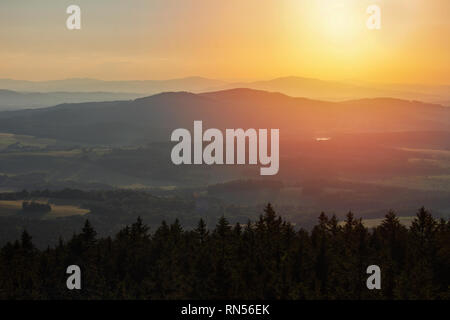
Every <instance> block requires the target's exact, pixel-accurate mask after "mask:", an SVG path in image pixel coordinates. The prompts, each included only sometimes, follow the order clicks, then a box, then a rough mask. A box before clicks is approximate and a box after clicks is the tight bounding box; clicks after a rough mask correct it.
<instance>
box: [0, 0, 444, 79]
mask: <svg viewBox="0 0 450 320" xmlns="http://www.w3.org/2000/svg"><path fill="white" fill-rule="evenodd" d="M72 4H76V5H79V6H80V8H81V27H82V28H81V30H74V31H70V30H68V29H67V28H66V19H67V17H68V14H66V8H67V7H68V6H69V5H72ZM372 4H377V5H379V6H380V8H381V29H380V30H369V29H368V28H367V27H366V20H367V19H368V17H369V15H368V14H367V13H366V9H367V7H368V6H369V5H372ZM449 13H450V1H448V0H427V1H424V0H222V1H218V0H127V1H123V0H69V1H67V0H58V1H54V0H29V1H17V0H2V1H1V2H0V78H12V79H23V80H51V79H65V78H74V77H77V78H97V79H104V80H132V79H133V80H134V79H141V80H143V79H170V78H180V77H188V76H202V77H208V78H215V79H223V80H233V81H236V80H246V81H248V80H260V79H271V78H275V77H283V76H302V77H310V78H318V79H323V80H358V81H370V82H380V83H421V84H450V62H449V61H450V59H449V57H450V19H448V14H449Z"/></svg>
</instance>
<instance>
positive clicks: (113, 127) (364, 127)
mask: <svg viewBox="0 0 450 320" xmlns="http://www.w3.org/2000/svg"><path fill="white" fill-rule="evenodd" d="M194 120H203V122H204V126H205V127H215V128H219V129H225V128H240V127H242V128H279V129H281V132H282V137H284V138H287V137H290V136H296V137H298V136H301V135H305V134H306V135H322V134H333V133H357V132H401V131H448V129H449V128H450V108H448V107H443V106H440V105H434V104H426V103H422V102H416V101H405V100H399V99H391V98H376V99H362V100H351V101H345V102H324V101H317V100H310V99H305V98H292V97H289V96H286V95H283V94H279V93H269V92H265V91H258V90H251V89H232V90H225V91H218V92H209V93H202V94H193V93H188V92H167V93H161V94H157V95H153V96H149V97H145V98H139V99H136V100H132V101H113V102H92V103H76V104H61V105H57V106H54V107H49V108H43V109H35V110H21V111H15V112H2V113H0V127H1V128H2V129H1V131H2V132H6V133H14V134H24V135H30V136H36V137H43V138H53V139H59V140H66V141H72V142H80V143H90V144H111V145H123V144H134V143H137V142H139V141H142V140H146V141H165V142H166V141H168V140H169V137H170V133H171V132H172V131H173V130H174V129H176V128H188V129H191V128H192V123H193V121H194Z"/></svg>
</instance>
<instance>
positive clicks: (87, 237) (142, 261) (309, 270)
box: [0, 205, 450, 299]
mask: <svg viewBox="0 0 450 320" xmlns="http://www.w3.org/2000/svg"><path fill="white" fill-rule="evenodd" d="M209 227H211V226H209ZM449 244H450V222H448V221H445V220H440V221H437V220H435V219H434V218H433V217H432V215H431V214H430V213H429V212H427V211H426V210H425V209H423V208H422V209H420V210H419V212H418V213H417V217H416V218H415V220H414V221H413V223H412V225H411V227H410V228H409V229H407V228H405V227H404V226H402V225H401V224H400V222H399V220H398V218H397V217H396V216H395V214H394V213H393V212H389V213H388V214H387V215H386V217H385V219H384V220H383V222H382V224H381V225H380V226H378V227H377V228H375V229H373V230H370V231H369V230H368V229H367V228H365V227H364V226H363V224H362V223H361V220H359V219H356V218H355V217H354V216H353V214H352V213H349V214H348V215H347V218H346V221H345V224H343V225H340V224H339V223H338V221H337V219H336V217H335V216H333V217H327V216H326V215H325V214H321V215H320V217H319V221H318V224H317V225H316V226H315V227H314V228H313V230H312V231H311V232H307V231H305V230H303V229H301V230H299V231H295V230H294V228H293V226H292V225H291V224H290V223H289V222H287V221H284V220H283V219H282V218H281V217H279V216H277V215H276V214H275V212H274V210H273V208H272V206H271V205H268V206H267V207H266V209H265V212H264V214H263V215H261V217H260V218H259V220H258V221H256V222H248V223H247V224H246V225H239V224H236V225H234V226H231V225H230V224H229V223H228V221H227V219H226V218H225V217H222V218H221V219H219V221H218V222H217V225H216V226H215V227H214V228H208V226H207V225H206V224H205V222H204V221H203V220H200V222H199V223H198V227H197V228H196V229H195V230H190V231H187V230H184V229H183V227H182V226H181V225H180V223H179V222H178V220H176V221H175V222H173V223H172V224H167V223H165V222H163V223H162V224H161V225H160V226H159V228H157V229H156V230H154V231H152V232H151V231H150V230H149V228H148V227H147V226H146V225H145V224H144V223H143V221H142V220H141V219H140V218H139V219H138V220H137V221H136V222H135V223H134V224H132V225H131V226H126V227H124V228H123V229H122V230H120V232H118V233H117V234H116V235H115V236H114V237H108V238H98V237H97V236H96V231H95V230H94V229H93V227H92V226H91V224H90V223H89V221H86V222H85V224H84V227H83V229H82V231H81V233H79V234H76V235H74V236H73V237H72V239H70V240H69V241H67V242H63V241H62V240H61V241H60V243H59V244H58V245H57V246H55V247H53V248H48V249H47V250H43V251H41V250H38V249H36V248H35V247H34V245H33V242H32V238H31V236H30V235H29V234H28V233H27V232H26V231H24V232H23V234H22V238H21V239H20V240H18V241H15V242H14V243H8V244H7V245H5V246H4V247H3V248H2V249H1V251H0V299H88V298H89V299H187V298H189V299H449V298H450V275H449V273H448V271H449V270H450V245H449ZM73 264H75V265H79V266H80V267H81V270H82V290H79V291H78V290H73V291H69V290H67V288H66V279H67V274H66V268H67V267H68V266H69V265H73ZM374 264H375V265H378V266H380V268H381V274H382V275H381V283H382V285H381V290H368V289H367V287H366V279H367V277H368V275H367V274H366V269H367V267H368V266H369V265H374Z"/></svg>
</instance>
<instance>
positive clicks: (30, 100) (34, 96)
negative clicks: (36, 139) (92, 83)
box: [0, 89, 142, 111]
mask: <svg viewBox="0 0 450 320" xmlns="http://www.w3.org/2000/svg"><path fill="white" fill-rule="evenodd" d="M141 96H142V94H138V93H114V92H17V91H12V90H4V89H0V111H5V110H17V109H33V108H42V107H48V106H54V105H57V104H61V103H79V102H94V101H114V100H131V99H136V98H138V97H141Z"/></svg>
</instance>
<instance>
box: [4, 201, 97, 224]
mask: <svg viewBox="0 0 450 320" xmlns="http://www.w3.org/2000/svg"><path fill="white" fill-rule="evenodd" d="M51 207H52V211H51V212H49V213H47V214H45V215H44V216H43V217H42V218H41V219H43V220H48V219H54V218H60V217H70V216H76V215H85V214H87V213H88V212H89V210H87V209H82V208H79V207H76V206H73V205H55V204H51ZM21 210H22V200H17V201H0V216H11V215H16V214H20V211H21Z"/></svg>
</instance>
